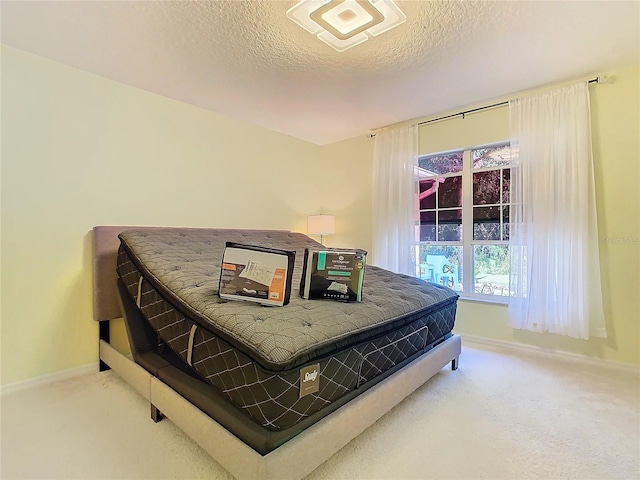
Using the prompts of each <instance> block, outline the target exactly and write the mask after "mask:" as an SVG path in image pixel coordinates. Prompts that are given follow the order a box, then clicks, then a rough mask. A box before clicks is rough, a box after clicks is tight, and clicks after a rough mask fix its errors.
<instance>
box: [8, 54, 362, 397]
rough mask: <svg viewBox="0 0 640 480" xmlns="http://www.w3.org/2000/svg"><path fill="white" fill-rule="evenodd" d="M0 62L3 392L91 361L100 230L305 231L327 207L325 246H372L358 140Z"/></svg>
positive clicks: (47, 64)
mask: <svg viewBox="0 0 640 480" xmlns="http://www.w3.org/2000/svg"><path fill="white" fill-rule="evenodd" d="M1 52H2V53H1V60H2V203H1V207H2V267H1V268H2V287H3V289H2V303H1V308H2V317H1V322H2V324H1V338H2V351H1V366H2V370H1V372H2V378H1V381H2V384H3V385H7V384H11V383H14V382H18V381H22V380H26V379H30V378H33V377H37V376H40V375H44V374H48V373H52V372H58V371H61V370H65V369H69V368H74V367H78V366H82V365H86V364H89V363H92V362H97V358H98V357H97V336H98V331H97V324H96V323H95V322H93V321H92V307H91V243H90V241H91V238H90V231H91V228H92V227H93V226H95V225H117V224H124V225H167V226H194V227H236V228H282V229H290V230H294V231H300V232H305V231H306V217H307V215H309V214H313V213H320V211H324V212H325V213H335V214H336V235H335V236H332V237H329V238H327V242H326V243H327V244H329V245H337V246H338V245H341V246H347V245H357V246H361V245H362V246H364V247H367V246H368V245H370V242H371V240H370V236H371V235H370V231H371V226H370V224H371V219H370V216H371V215H370V197H371V194H370V189H371V185H370V181H369V179H370V177H371V161H370V156H367V153H366V152H367V151H368V150H367V149H369V145H367V144H364V143H363V141H364V140H366V138H363V139H354V140H352V141H347V142H342V143H340V144H335V145H332V146H329V147H320V146H317V145H313V144H310V143H307V142H304V141H301V140H297V139H294V138H292V137H288V136H286V135H282V134H279V133H275V132H272V131H269V130H266V129H263V128H259V127H256V126H252V125H250V124H247V123H243V122H240V121H236V120H233V119H231V118H228V117H223V116H220V115H217V114H215V113H212V112H209V111H206V110H202V109H199V108H196V107H193V106H190V105H187V104H184V103H180V102H177V101H173V100H170V99H167V98H165V97H161V96H158V95H154V94H151V93H148V92H145V91H142V90H138V89H135V88H131V87H128V86H125V85H122V84H119V83H116V82H113V81H110V80H107V79H104V78H101V77H98V76H95V75H91V74H87V73H85V72H82V71H79V70H75V69H72V68H69V67H66V66H63V65H61V64H58V63H55V62H51V61H48V60H45V59H42V58H39V57H36V56H33V55H30V54H27V53H24V52H22V51H19V50H16V49H12V48H5V47H2V50H1ZM117 329H120V330H121V326H120V327H117ZM118 336H119V335H116V337H118Z"/></svg>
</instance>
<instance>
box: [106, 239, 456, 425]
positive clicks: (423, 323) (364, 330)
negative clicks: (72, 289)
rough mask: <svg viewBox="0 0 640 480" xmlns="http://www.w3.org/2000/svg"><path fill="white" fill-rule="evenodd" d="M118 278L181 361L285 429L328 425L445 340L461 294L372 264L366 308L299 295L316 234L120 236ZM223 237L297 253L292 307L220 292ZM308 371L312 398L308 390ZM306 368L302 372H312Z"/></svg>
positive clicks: (240, 405)
mask: <svg viewBox="0 0 640 480" xmlns="http://www.w3.org/2000/svg"><path fill="white" fill-rule="evenodd" d="M120 239H121V245H120V249H119V253H118V262H117V272H118V275H119V277H120V279H121V281H122V282H123V284H124V286H125V288H126V291H127V293H128V294H129V296H130V297H131V299H132V300H133V301H135V302H136V304H137V306H138V309H139V311H140V312H141V316H142V317H143V318H144V319H145V321H147V322H148V323H149V324H150V325H151V326H152V327H153V329H154V330H155V332H157V335H158V339H159V342H158V343H159V346H158V348H159V349H162V348H169V349H171V351H172V353H173V354H175V355H176V356H177V357H179V358H180V360H181V361H182V362H183V363H184V365H188V366H189V368H190V369H192V371H193V372H194V374H195V375H197V376H198V377H199V378H201V379H202V380H203V381H204V382H206V383H207V384H209V385H210V386H211V387H212V389H213V390H215V391H216V392H218V393H219V394H220V396H221V397H222V398H223V399H225V401H228V403H229V404H230V405H233V406H234V408H236V409H238V410H239V411H241V412H242V413H243V414H244V415H246V416H247V417H248V418H250V419H251V421H252V422H254V423H255V424H257V425H258V426H259V427H260V428H263V429H266V430H269V431H274V432H287V431H291V430H292V429H295V427H296V426H297V425H300V424H305V425H308V424H309V420H310V419H318V418H321V417H322V416H323V415H324V414H326V413H328V412H330V411H332V410H333V409H335V408H336V406H338V405H340V404H342V403H344V402H345V401H347V400H348V399H350V398H353V397H354V395H357V394H358V392H359V391H364V390H365V389H367V388H368V387H369V386H370V385H373V384H375V383H376V382H377V381H379V380H380V379H381V378H384V377H385V376H386V375H388V374H390V373H391V372H393V371H395V370H397V369H398V368H401V367H402V366H403V365H405V364H406V363H408V362H410V361H412V360H413V359H415V358H417V357H418V356H420V355H422V354H423V353H424V352H426V351H428V350H429V349H430V348H432V347H433V346H434V345H436V344H437V343H439V342H440V341H443V340H444V339H445V338H447V336H449V335H450V332H451V330H452V328H453V325H454V320H455V313H456V305H457V299H458V295H457V294H456V293H455V292H453V291H452V290H449V289H448V288H445V287H442V286H438V285H433V284H429V283H426V282H423V281H422V280H419V279H416V278H413V277H409V276H405V275H398V274H394V273H392V272H388V271H386V270H383V269H380V268H376V267H374V266H367V267H366V271H365V280H364V289H363V295H362V301H361V302H358V303H344V302H337V301H333V300H304V299H302V298H300V296H299V290H298V286H299V284H300V275H301V272H302V261H303V258H304V249H305V248H307V247H310V248H318V247H321V245H320V244H318V243H317V242H315V241H313V240H312V239H310V238H309V237H307V236H305V235H302V234H298V233H293V232H288V231H273V230H228V229H177V228H167V229H157V230H131V231H127V232H124V233H122V234H121V235H120ZM225 242H236V243H244V244H249V245H258V246H262V247H268V248H277V249H282V250H293V251H295V252H296V262H295V267H294V273H293V284H292V286H293V289H292V294H291V301H290V303H289V305H286V306H284V307H265V306H261V305H258V304H255V303H249V302H239V301H228V300H223V299H220V298H219V297H218V291H217V289H218V281H219V277H220V265H221V259H222V254H223V251H224V246H225ZM308 367H312V368H316V367H317V370H318V374H319V382H318V383H319V388H318V391H317V392H313V393H310V394H306V395H303V394H302V393H301V389H302V388H303V387H302V383H303V381H304V378H305V377H304V374H302V375H301V372H305V371H306V372H309V370H308ZM305 369H306V370H305Z"/></svg>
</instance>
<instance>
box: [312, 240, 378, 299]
mask: <svg viewBox="0 0 640 480" xmlns="http://www.w3.org/2000/svg"><path fill="white" fill-rule="evenodd" d="M366 257H367V252H365V251H364V250H359V249H355V250H354V249H325V250H314V249H309V248H307V249H305V252H304V264H303V265H304V267H303V270H302V280H301V281H300V295H301V296H302V298H306V299H315V298H325V299H331V300H342V301H348V302H359V301H361V300H362V285H363V283H364V271H365V266H366Z"/></svg>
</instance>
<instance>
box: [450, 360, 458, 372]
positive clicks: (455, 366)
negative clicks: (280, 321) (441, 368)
mask: <svg viewBox="0 0 640 480" xmlns="http://www.w3.org/2000/svg"><path fill="white" fill-rule="evenodd" d="M458 358H459V357H456V358H454V359H453V360H451V370H457V369H458Z"/></svg>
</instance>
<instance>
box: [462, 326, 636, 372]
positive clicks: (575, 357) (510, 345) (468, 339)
mask: <svg viewBox="0 0 640 480" xmlns="http://www.w3.org/2000/svg"><path fill="white" fill-rule="evenodd" d="M460 336H461V337H462V342H463V345H464V344H469V345H470V346H473V345H474V344H475V345H478V346H488V347H494V348H496V347H497V348H506V349H509V350H516V351H525V352H528V353H534V354H539V355H545V356H548V357H555V358H558V359H562V360H568V361H573V362H578V363H583V364H586V365H593V366H598V367H604V368H610V369H612V370H617V371H620V372H626V373H633V374H636V375H640V365H633V364H631V363H622V362H615V361H613V360H604V359H601V358H594V357H588V356H586V355H579V354H577V353H571V352H563V351H560V350H551V349H549V348H542V347H536V346H534V345H526V344H523V343H516V342H507V341H505V340H495V339H493V338H486V337H477V336H475V335H465V334H460ZM463 352H464V349H463Z"/></svg>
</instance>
